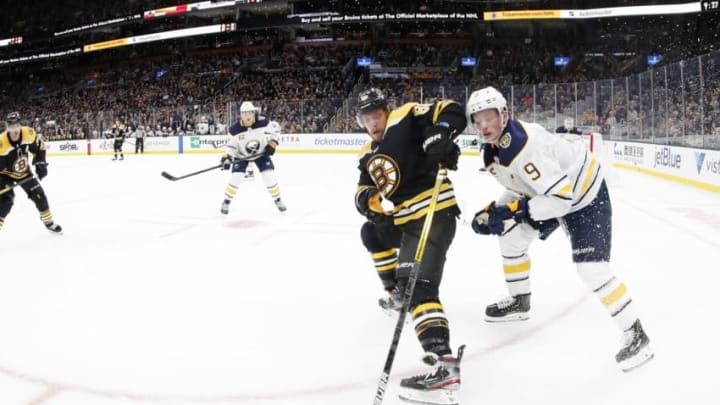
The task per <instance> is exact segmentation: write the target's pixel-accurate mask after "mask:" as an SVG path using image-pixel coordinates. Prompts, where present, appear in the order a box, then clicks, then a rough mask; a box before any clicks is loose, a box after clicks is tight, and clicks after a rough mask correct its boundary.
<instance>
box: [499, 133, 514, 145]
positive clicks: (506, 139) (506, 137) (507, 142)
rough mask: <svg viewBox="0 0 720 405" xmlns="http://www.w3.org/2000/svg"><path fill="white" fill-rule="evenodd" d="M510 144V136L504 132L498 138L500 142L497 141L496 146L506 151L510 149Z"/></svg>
mask: <svg viewBox="0 0 720 405" xmlns="http://www.w3.org/2000/svg"><path fill="white" fill-rule="evenodd" d="M511 142H512V136H511V135H510V132H505V133H504V134H502V136H501V137H500V140H499V141H498V146H500V147H501V148H503V149H507V148H509V147H510V143H511Z"/></svg>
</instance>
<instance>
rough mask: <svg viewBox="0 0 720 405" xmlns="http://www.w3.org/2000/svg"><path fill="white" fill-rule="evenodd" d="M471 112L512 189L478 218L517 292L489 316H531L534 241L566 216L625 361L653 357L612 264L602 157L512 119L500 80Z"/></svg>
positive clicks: (580, 263) (495, 169)
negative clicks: (495, 243) (618, 334)
mask: <svg viewBox="0 0 720 405" xmlns="http://www.w3.org/2000/svg"><path fill="white" fill-rule="evenodd" d="M467 114H468V117H469V119H470V121H471V122H472V125H473V126H474V128H475V129H476V130H477V131H478V133H479V134H480V135H481V136H482V138H483V140H484V141H485V143H486V145H485V150H484V152H485V153H484V160H485V166H486V167H487V170H488V171H489V172H490V173H491V174H492V175H493V176H494V177H495V178H496V179H497V180H498V182H500V184H502V185H503V186H504V187H505V188H506V191H505V192H504V193H503V195H502V196H501V197H500V198H499V199H498V200H497V202H495V201H493V202H492V203H490V204H489V205H488V206H487V207H485V208H484V209H483V210H481V211H479V212H478V213H476V214H475V218H474V220H473V223H472V226H473V230H474V231H475V232H476V233H479V234H494V235H499V241H500V252H501V254H502V260H503V270H504V274H505V280H506V283H507V287H508V290H509V292H510V297H508V298H505V299H503V300H501V301H499V302H497V303H495V304H492V305H489V306H488V307H487V309H486V320H488V321H490V322H495V321H508V320H523V319H527V318H528V312H529V310H530V278H529V277H530V257H529V256H528V248H529V245H530V243H531V242H532V241H533V240H534V239H535V238H536V237H538V236H540V237H541V238H544V237H547V236H548V234H549V233H550V232H552V230H553V229H554V228H555V227H557V222H555V221H556V219H558V220H559V223H560V224H561V225H562V227H563V228H564V230H565V232H566V234H567V235H568V236H569V238H570V242H571V245H572V259H573V262H574V263H575V264H576V266H577V272H578V274H579V275H580V277H581V278H582V280H583V281H584V282H585V284H586V285H587V286H588V287H589V288H590V289H591V290H592V291H593V292H594V293H595V294H596V295H597V297H598V298H599V299H600V302H601V303H602V304H603V305H604V306H605V308H606V309H607V311H608V312H609V314H610V315H611V316H612V318H613V319H614V320H615V322H616V323H617V325H618V326H619V327H620V329H621V330H622V331H623V343H622V347H621V349H620V351H619V352H618V353H617V355H616V356H615V359H616V361H617V363H618V364H619V366H620V368H621V369H622V370H623V371H628V370H631V369H633V368H635V367H637V366H639V365H641V364H643V363H645V362H646V361H648V360H650V359H651V358H652V357H653V352H652V350H651V348H650V346H649V342H650V340H649V339H648V337H647V335H646V334H645V332H644V331H643V328H642V325H641V324H640V320H639V319H638V316H637V314H636V311H635V305H634V304H633V302H632V299H631V298H630V294H629V293H628V291H627V288H626V286H625V284H624V283H622V282H621V281H620V279H618V278H617V277H616V276H614V275H613V272H612V270H611V268H610V263H609V262H610V246H611V234H612V224H611V221H612V206H611V203H610V197H609V194H608V189H607V185H606V183H605V179H604V175H603V170H602V168H601V167H600V163H599V161H598V160H597V159H596V158H595V156H594V155H593V154H592V153H591V152H590V151H589V150H587V148H585V147H584V146H583V144H582V143H581V142H572V141H569V140H567V139H565V138H564V137H561V136H557V135H555V134H551V133H549V132H548V131H546V130H545V129H544V128H542V127H541V126H540V125H538V124H535V123H526V122H523V121H519V120H514V119H511V118H509V114H508V111H507V103H506V101H505V98H504V97H503V95H502V94H501V93H500V92H499V91H497V90H496V89H495V88H493V87H486V88H483V89H481V90H477V91H475V92H473V93H472V94H471V95H470V99H469V100H468V103H467Z"/></svg>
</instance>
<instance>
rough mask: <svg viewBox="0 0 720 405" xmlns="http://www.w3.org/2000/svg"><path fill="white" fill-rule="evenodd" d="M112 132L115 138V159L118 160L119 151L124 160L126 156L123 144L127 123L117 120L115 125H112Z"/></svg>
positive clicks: (121, 158)
mask: <svg viewBox="0 0 720 405" xmlns="http://www.w3.org/2000/svg"><path fill="white" fill-rule="evenodd" d="M112 134H113V139H115V141H114V142H113V151H114V152H115V155H114V157H113V160H118V153H119V154H120V160H124V159H125V157H124V156H123V151H122V146H123V142H125V125H123V124H122V123H121V122H120V121H115V125H113V127H112Z"/></svg>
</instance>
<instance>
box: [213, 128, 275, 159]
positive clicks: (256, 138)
mask: <svg viewBox="0 0 720 405" xmlns="http://www.w3.org/2000/svg"><path fill="white" fill-rule="evenodd" d="M279 134H280V124H279V123H278V122H277V121H269V120H268V119H265V118H262V119H260V120H258V121H256V122H255V123H254V124H253V125H252V126H251V127H245V126H242V125H240V124H239V123H236V124H234V125H233V126H232V127H230V135H229V136H228V141H227V144H226V145H225V153H227V154H228V155H230V156H232V157H234V158H240V159H245V160H255V159H257V158H259V157H260V156H262V155H263V153H265V147H266V146H267V145H268V144H272V145H274V146H277V144H278V135H279Z"/></svg>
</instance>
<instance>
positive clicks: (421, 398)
mask: <svg viewBox="0 0 720 405" xmlns="http://www.w3.org/2000/svg"><path fill="white" fill-rule="evenodd" d="M398 397H400V399H402V400H403V401H405V402H410V403H414V404H423V405H458V404H459V402H458V396H457V390H448V389H437V390H430V391H418V390H412V389H408V390H405V391H403V392H401V393H400V394H398Z"/></svg>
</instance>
